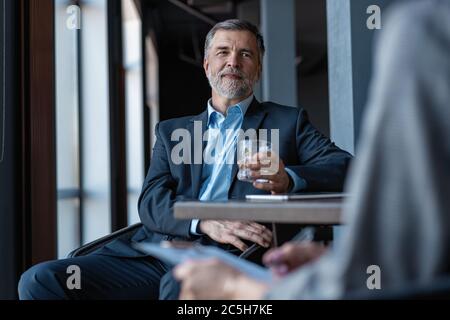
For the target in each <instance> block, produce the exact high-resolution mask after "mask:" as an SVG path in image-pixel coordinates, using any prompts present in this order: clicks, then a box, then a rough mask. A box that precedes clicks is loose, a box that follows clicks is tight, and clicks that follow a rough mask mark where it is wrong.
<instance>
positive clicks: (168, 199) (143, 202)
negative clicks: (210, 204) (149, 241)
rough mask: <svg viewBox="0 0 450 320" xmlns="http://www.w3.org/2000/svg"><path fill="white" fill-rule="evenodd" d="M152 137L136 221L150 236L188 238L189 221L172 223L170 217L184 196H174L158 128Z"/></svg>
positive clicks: (164, 148) (166, 155)
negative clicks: (139, 222)
mask: <svg viewBox="0 0 450 320" xmlns="http://www.w3.org/2000/svg"><path fill="white" fill-rule="evenodd" d="M155 133H156V143H155V146H154V148H153V156H152V161H151V164H150V169H149V171H148V174H147V177H146V179H145V181H144V185H143V188H142V192H141V196H140V197H139V201H138V208H139V217H140V218H141V221H142V223H143V224H144V225H145V226H146V227H147V228H149V229H150V230H152V231H154V232H158V233H161V234H167V235H171V236H178V237H185V238H191V237H192V236H191V234H190V232H189V229H190V224H191V220H180V219H175V217H174V214H173V205H174V204H175V202H177V201H180V200H183V199H184V196H180V195H176V188H177V182H176V181H175V179H174V178H173V177H172V175H171V172H170V166H169V158H168V153H167V150H166V147H165V146H164V143H163V142H162V139H161V135H160V132H159V124H158V125H157V126H156V129H155Z"/></svg>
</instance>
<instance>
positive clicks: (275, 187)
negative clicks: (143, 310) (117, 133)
mask: <svg viewBox="0 0 450 320" xmlns="http://www.w3.org/2000/svg"><path fill="white" fill-rule="evenodd" d="M264 51H265V48H264V41H263V38H262V36H261V34H260V33H259V31H258V29H257V28H256V27H255V26H254V25H252V24H250V23H248V22H244V21H240V20H227V21H224V22H221V23H218V24H217V25H216V26H214V27H213V28H212V29H211V31H210V32H209V33H208V35H207V37H206V42H205V59H204V69H205V74H206V76H207V78H208V80H209V83H210V85H211V88H212V90H211V92H212V97H211V99H210V100H209V101H208V103H207V106H206V110H205V111H204V112H202V113H201V114H199V115H196V116H193V117H192V116H191V117H183V118H177V119H171V120H167V121H162V122H160V123H159V124H158V125H157V126H156V129H155V131H156V132H155V133H156V137H157V140H156V143H155V146H154V149H153V156H152V161H151V165H150V169H149V171H148V175H147V177H146V179H145V182H144V185H143V189H142V194H141V196H140V198H139V204H138V205H139V215H140V218H141V221H142V224H143V226H142V227H141V229H140V230H138V231H137V232H136V234H135V235H134V236H133V238H132V239H131V241H130V240H122V239H118V240H115V241H114V242H112V243H109V244H107V245H106V246H104V247H102V248H101V249H99V250H97V251H96V252H94V253H92V254H89V255H87V256H83V257H78V258H72V259H65V260H60V261H51V262H46V263H44V264H39V265H37V266H34V267H33V268H31V269H30V270H28V271H27V272H26V273H25V274H24V275H23V276H22V279H21V281H20V284H19V294H20V297H21V298H22V299H64V298H76V299H81V298H82V299H121V298H128V299H158V298H159V299H176V298H177V297H178V293H179V288H178V283H177V282H176V281H175V279H174V278H173V275H172V273H171V266H168V265H166V264H164V263H162V262H161V261H159V260H157V259H155V258H153V257H150V256H148V255H145V254H143V253H141V252H138V251H136V250H135V249H134V248H133V246H132V244H133V243H139V242H154V243H160V242H161V241H173V240H183V241H192V242H196V243H200V244H203V245H212V246H218V247H220V248H223V249H224V250H227V251H230V252H232V253H234V254H236V255H239V254H242V252H243V251H246V250H248V249H249V248H250V247H251V250H254V251H253V252H255V253H257V254H255V255H254V256H253V259H254V260H255V261H257V260H259V257H261V256H262V254H263V253H264V251H265V250H266V249H267V248H268V247H269V246H270V245H271V243H272V231H271V229H270V227H269V226H268V225H264V224H260V223H257V222H253V221H215V220H201V221H199V220H177V219H175V218H174V215H173V205H174V203H175V202H176V201H180V200H184V199H198V200H202V201H213V200H214V201H217V200H221V201H223V200H227V199H231V198H233V199H240V198H244V197H245V195H246V194H258V193H259V194H270V193H272V194H280V193H291V192H299V191H342V188H343V185H344V179H345V175H346V171H347V167H348V164H349V161H350V159H351V155H350V154H348V153H347V152H345V151H342V150H340V149H339V148H337V147H336V146H335V145H334V144H333V143H332V142H331V141H330V140H329V139H328V138H327V137H325V136H323V135H322V134H321V133H320V132H318V131H317V130H316V129H315V128H314V127H313V126H312V125H311V124H310V122H309V121H308V117H307V115H306V112H305V111H304V110H303V109H301V108H292V107H288V106H281V105H278V104H276V103H273V102H264V103H260V102H258V101H257V100H256V99H255V98H254V96H253V87H254V85H255V83H256V82H257V81H258V80H259V79H260V76H261V71H262V61H263V57H264ZM196 125H200V127H201V128H202V132H206V131H207V132H208V134H207V135H208V136H207V138H208V139H207V142H206V143H203V141H194V140H192V141H190V142H191V145H192V146H195V145H200V146H202V151H204V153H202V154H210V155H212V157H213V159H214V161H212V162H206V161H202V163H195V162H194V163H183V162H182V163H180V162H178V161H176V160H175V159H173V153H172V151H173V149H174V148H175V147H176V146H177V144H178V143H179V141H174V139H172V137H173V133H174V132H175V131H176V130H180V129H183V130H187V132H189V133H190V137H191V139H194V138H195V134H194V128H195V127H196ZM249 129H254V130H258V132H259V130H261V129H263V130H264V129H265V130H268V131H270V130H273V129H277V130H278V137H279V141H278V153H277V154H275V153H271V154H268V155H267V156H269V159H263V157H264V155H260V157H259V158H258V159H256V160H257V161H255V163H250V164H248V165H247V166H246V167H247V169H248V170H249V172H250V177H251V178H252V180H253V181H254V182H253V183H249V182H245V181H240V180H238V179H237V172H238V164H237V163H236V161H233V162H232V163H229V162H224V161H223V159H230V158H231V159H235V158H236V157H235V155H236V149H237V146H236V141H237V138H238V132H239V130H242V131H244V132H245V131H247V130H249ZM194 149H195V148H194ZM193 151H194V152H195V150H193ZM189 156H191V155H189ZM188 158H191V159H192V158H194V157H193V156H191V157H188ZM177 160H178V159H177ZM263 160H268V161H271V162H272V161H273V162H276V163H277V167H276V170H275V171H273V172H270V174H267V173H265V174H263V173H262V172H261V168H262V167H264V161H263ZM278 231H279V236H280V237H279V240H281V242H283V240H288V239H289V238H290V237H291V236H292V235H293V234H294V233H296V232H298V228H294V229H291V230H289V231H290V232H287V230H286V232H284V230H283V229H282V228H280V229H278ZM283 238H284V239H283ZM70 265H77V266H79V267H80V269H81V270H82V274H83V275H84V276H83V279H84V280H83V281H84V282H83V283H82V289H81V290H73V291H70V290H68V289H67V288H65V286H64V285H63V284H65V283H66V279H67V274H66V269H67V267H68V266H70Z"/></svg>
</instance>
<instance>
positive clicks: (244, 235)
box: [199, 220, 272, 251]
mask: <svg viewBox="0 0 450 320" xmlns="http://www.w3.org/2000/svg"><path fill="white" fill-rule="evenodd" d="M199 228H200V231H201V232H202V233H204V234H206V235H208V236H209V237H210V238H211V239H213V240H215V241H217V242H219V243H224V244H231V245H233V246H235V247H236V248H238V249H239V250H241V251H245V250H246V249H247V248H248V246H247V245H246V244H245V243H244V242H243V241H242V240H241V239H244V240H249V241H252V242H254V243H257V244H259V245H260V246H262V247H265V248H268V247H269V246H270V244H271V243H272V231H270V230H269V229H267V228H266V227H265V226H263V225H261V224H259V223H256V222H246V221H226V220H201V221H200V226H199Z"/></svg>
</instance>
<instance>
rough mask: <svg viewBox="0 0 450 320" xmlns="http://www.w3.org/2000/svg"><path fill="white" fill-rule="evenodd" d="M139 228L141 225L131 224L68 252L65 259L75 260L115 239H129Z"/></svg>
mask: <svg viewBox="0 0 450 320" xmlns="http://www.w3.org/2000/svg"><path fill="white" fill-rule="evenodd" d="M141 226H142V223H136V224H133V225H131V226H128V227H126V228H123V229H120V230H117V231H115V232H113V233H111V234H108V235H106V236H104V237H101V238H99V239H97V240H94V241H92V242H89V243H87V244H85V245H84V246H81V247H79V248H77V249H75V250H73V251H72V252H70V253H69V254H68V255H67V257H68V258H76V257H81V256H85V255H87V254H89V253H91V252H93V251H95V250H97V249H98V248H100V247H102V246H104V245H106V244H108V243H109V242H111V241H113V240H116V239H123V240H128V239H131V238H132V237H133V235H134V234H135V232H136V231H137V230H138V229H139V228H140V227H141Z"/></svg>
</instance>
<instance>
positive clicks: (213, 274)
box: [173, 259, 268, 300]
mask: <svg viewBox="0 0 450 320" xmlns="http://www.w3.org/2000/svg"><path fill="white" fill-rule="evenodd" d="M173 273H174V275H175V278H176V279H177V280H179V281H181V291H180V297H179V298H180V299H181V300H218V299H225V300H236V299H242V300H256V299H261V298H262V297H263V296H264V294H265V293H266V291H267V290H268V287H267V286H266V285H265V284H263V283H261V282H258V281H256V280H253V279H251V278H249V277H247V276H245V275H244V274H242V273H241V272H239V271H238V270H236V269H234V268H233V267H231V266H229V265H227V264H225V263H223V262H221V261H219V260H217V259H208V260H202V261H188V262H185V263H183V264H180V265H178V266H177V267H175V269H174V271H173Z"/></svg>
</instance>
